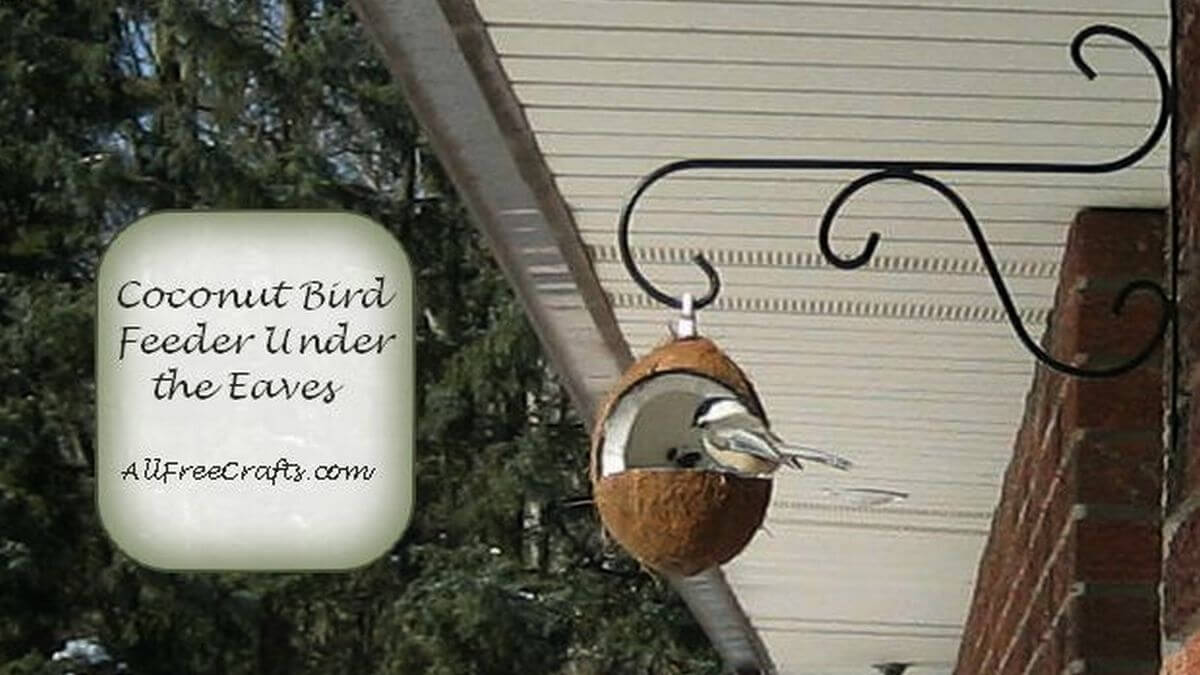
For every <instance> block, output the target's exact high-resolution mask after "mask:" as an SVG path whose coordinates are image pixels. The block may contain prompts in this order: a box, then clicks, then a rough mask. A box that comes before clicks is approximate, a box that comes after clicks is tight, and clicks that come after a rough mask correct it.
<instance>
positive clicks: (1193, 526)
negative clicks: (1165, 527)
mask: <svg viewBox="0 0 1200 675" xmlns="http://www.w3.org/2000/svg"><path fill="white" fill-rule="evenodd" d="M1163 598H1164V602H1165V605H1166V606H1165V611H1164V612H1163V622H1164V625H1163V628H1164V630H1165V631H1166V634H1167V635H1168V636H1170V637H1172V638H1177V637H1181V636H1183V635H1184V634H1185V630H1186V629H1187V628H1188V627H1189V624H1191V623H1193V622H1195V621H1196V619H1197V617H1198V613H1200V510H1196V511H1193V512H1192V513H1191V515H1190V516H1189V517H1187V518H1186V519H1184V521H1183V522H1182V523H1180V525H1179V527H1178V528H1177V529H1176V530H1175V533H1174V535H1173V536H1172V537H1171V541H1170V543H1169V544H1168V546H1167V558H1166V560H1165V561H1164V563H1163Z"/></svg>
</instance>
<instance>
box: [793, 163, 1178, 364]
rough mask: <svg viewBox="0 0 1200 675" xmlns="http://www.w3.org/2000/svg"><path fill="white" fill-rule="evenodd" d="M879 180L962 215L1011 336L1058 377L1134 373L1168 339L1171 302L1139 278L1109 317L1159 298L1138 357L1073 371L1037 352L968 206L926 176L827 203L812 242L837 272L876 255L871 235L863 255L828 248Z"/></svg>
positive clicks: (876, 176)
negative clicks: (842, 221) (1140, 295)
mask: <svg viewBox="0 0 1200 675" xmlns="http://www.w3.org/2000/svg"><path fill="white" fill-rule="evenodd" d="M884 180H904V181H909V182H912V183H918V184H920V185H924V186H926V187H929V188H931V189H932V190H934V191H935V192H937V193H938V194H940V195H942V196H943V197H945V198H946V200H947V201H949V202H950V203H951V204H952V205H953V206H954V208H956V209H958V213H959V215H961V216H962V219H963V223H964V224H965V225H966V226H967V230H969V231H970V233H971V238H972V239H974V240H975V247H976V248H977V249H979V257H980V258H981V259H982V260H983V265H984V267H985V268H986V269H987V274H988V277H989V278H991V281H992V286H993V287H994V288H995V290H996V295H997V296H999V297H1000V304H1002V305H1003V306H1004V314H1005V315H1006V316H1007V317H1008V322H1009V324H1011V325H1012V329H1013V332H1015V333H1016V334H1017V338H1018V339H1019V340H1020V341H1021V343H1022V344H1023V345H1025V348H1026V349H1028V350H1029V351H1030V352H1031V353H1032V354H1033V355H1034V356H1036V357H1037V358H1038V360H1039V361H1041V362H1042V363H1045V364H1046V365H1047V366H1049V367H1051V368H1053V369H1054V370H1057V371H1059V372H1061V373H1066V374H1068V375H1074V376H1076V377H1092V378H1100V377H1115V376H1117V375H1121V374H1124V373H1127V372H1129V371H1131V370H1133V369H1134V368H1137V367H1138V366H1140V365H1142V363H1144V362H1145V361H1146V359H1148V358H1150V355H1151V354H1153V353H1154V351H1155V350H1156V349H1157V348H1158V346H1159V344H1160V343H1162V341H1163V339H1164V338H1165V337H1166V335H1167V328H1168V327H1169V326H1170V323H1171V319H1172V314H1173V311H1172V310H1173V307H1172V303H1171V300H1170V298H1169V297H1168V296H1167V293H1166V291H1164V290H1163V288H1162V287H1161V286H1159V285H1158V284H1156V283H1154V282H1152V281H1149V280H1145V279H1141V280H1138V281H1134V282H1132V283H1129V284H1127V285H1125V286H1124V287H1122V288H1121V292H1120V293H1118V294H1117V297H1116V300H1115V301H1114V302H1113V308H1112V312H1113V314H1114V315H1118V316H1119V315H1120V314H1121V311H1122V310H1123V309H1124V308H1125V302H1126V301H1127V300H1128V299H1129V296H1130V295H1132V294H1133V293H1136V292H1138V291H1144V292H1148V293H1151V294H1152V295H1154V296H1155V297H1156V298H1158V302H1159V306H1160V307H1161V310H1162V314H1161V316H1160V317H1159V320H1158V326H1157V327H1156V328H1155V332H1154V336H1153V337H1152V338H1151V339H1150V342H1149V343H1148V344H1146V346H1144V347H1142V349H1140V350H1139V351H1138V352H1137V354H1135V355H1134V356H1133V357H1132V358H1130V359H1128V360H1126V361H1123V362H1121V363H1118V364H1116V365H1114V366H1110V367H1107V368H1097V369H1086V368H1080V367H1078V366H1073V365H1071V364H1069V363H1063V362H1062V361H1059V360H1057V359H1055V358H1054V357H1053V356H1051V355H1050V354H1049V353H1047V352H1046V351H1044V350H1042V348H1041V346H1040V345H1038V343H1037V341H1035V340H1034V339H1033V337H1032V336H1030V335H1029V331H1027V330H1026V329H1025V324H1024V323H1022V322H1021V316H1020V312H1019V311H1018V310H1017V306H1016V304H1015V303H1013V300H1012V296H1011V295H1010V294H1009V292H1008V287H1007V286H1006V285H1005V283H1004V277H1003V276H1001V274H1000V268H999V266H998V265H996V259H995V258H994V257H992V251H991V249H990V248H989V247H988V243H987V238H986V237H984V235H983V230H982V229H981V228H980V227H979V222H978V221H977V220H976V219H975V214H973V213H972V212H971V209H970V207H968V206H967V204H966V202H964V201H963V199H962V197H960V196H959V195H958V193H957V192H955V191H954V190H953V189H952V188H951V187H950V186H948V185H946V184H945V183H943V182H942V181H940V180H938V179H936V178H933V177H932V176H927V175H925V174H921V173H916V172H914V171H907V170H899V169H887V170H884V171H877V172H875V173H870V174H867V175H865V176H862V177H861V178H859V179H857V180H855V181H854V182H852V183H850V184H849V185H847V186H846V187H844V188H842V190H841V191H840V192H838V194H837V196H835V197H834V198H833V201H832V202H830V204H829V207H828V208H827V209H826V211H825V214H824V215H823V216H822V217H821V229H820V231H819V232H818V235H817V243H818V245H819V246H820V248H821V254H822V255H824V256H825V259H826V260H828V261H829V262H830V263H831V264H833V265H834V266H836V267H840V268H842V269H854V268H857V267H862V266H863V265H866V264H867V263H868V262H870V260H871V256H872V255H874V253H875V248H876V247H877V246H878V245H879V233H878V232H872V233H871V235H870V236H869V237H868V238H867V243H866V245H865V246H864V247H863V251H862V252H861V253H859V254H858V255H857V256H854V257H852V258H841V257H839V256H838V255H837V253H835V252H834V250H833V247H832V246H831V244H830V231H831V230H832V229H833V221H834V219H835V218H836V217H837V214H838V211H839V210H840V209H841V208H842V206H843V205H844V204H845V203H846V201H847V200H848V199H850V197H852V196H853V195H854V194H855V193H856V192H858V191H859V190H861V189H863V188H865V187H867V186H868V185H871V184H873V183H878V182H880V181H884Z"/></svg>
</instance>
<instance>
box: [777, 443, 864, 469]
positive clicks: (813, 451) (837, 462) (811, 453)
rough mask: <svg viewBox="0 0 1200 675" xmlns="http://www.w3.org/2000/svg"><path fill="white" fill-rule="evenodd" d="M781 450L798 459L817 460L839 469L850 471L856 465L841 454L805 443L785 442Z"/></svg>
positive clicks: (786, 454)
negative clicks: (791, 443) (793, 443)
mask: <svg viewBox="0 0 1200 675" xmlns="http://www.w3.org/2000/svg"><path fill="white" fill-rule="evenodd" d="M780 450H781V452H782V453H783V454H784V455H785V456H787V457H795V458H797V459H803V460H807V461H810V462H817V463H818V464H824V465H825V466H828V467H830V468H833V469H837V470H839V471H849V470H850V469H851V468H852V467H853V466H854V462H851V461H850V460H848V459H846V458H845V457H842V456H841V455H835V454H833V453H832V452H826V451H824V450H819V449H817V448H809V447H806V446H803V445H787V444H784V445H783V446H781V447H780Z"/></svg>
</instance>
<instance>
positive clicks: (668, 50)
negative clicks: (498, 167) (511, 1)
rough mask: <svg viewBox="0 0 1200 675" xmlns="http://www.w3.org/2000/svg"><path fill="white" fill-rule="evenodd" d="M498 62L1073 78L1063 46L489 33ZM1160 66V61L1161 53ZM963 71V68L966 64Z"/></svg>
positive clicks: (1134, 65) (1132, 70) (1107, 41)
mask: <svg viewBox="0 0 1200 675" xmlns="http://www.w3.org/2000/svg"><path fill="white" fill-rule="evenodd" d="M489 34H490V35H491V37H492V41H493V42H494V43H495V45H496V49H497V51H498V52H499V53H500V55H501V56H502V57H507V56H532V55H543V56H555V57H559V58H561V57H576V58H578V57H584V58H606V57H618V58H622V59H631V60H632V59H647V60H675V61H680V60H683V61H699V62H730V61H732V62H735V63H788V64H795V65H808V64H825V63H827V64H830V65H838V66H847V65H858V66H882V67H893V68H894V67H908V68H912V67H925V68H942V69H947V70H963V69H969V70H989V71H997V72H1042V73H1068V72H1069V73H1077V72H1078V71H1076V70H1075V66H1074V64H1073V63H1072V62H1071V59H1070V56H1069V52H1068V48H1067V45H1068V44H1069V42H1070V38H1071V37H1072V35H1073V34H1074V31H1072V32H1070V33H1068V34H1066V35H1064V36H1063V39H1062V41H1061V42H1062V44H1061V45H1059V44H1045V45H1043V44H980V43H966V42H957V43H956V42H939V41H934V40H911V39H904V38H869V37H861V38H846V37H833V36H808V35H804V36H799V35H798V36H779V35H740V34H728V35H718V34H710V33H697V34H685V33H678V32H668V31H655V30H604V29H586V28H579V29H570V30H567V29H558V28H526V27H519V28H517V27H504V26H497V27H493V28H492V29H491V30H490V31H489ZM1157 51H1158V53H1159V59H1160V60H1162V61H1163V62H1164V63H1166V62H1167V60H1168V59H1167V58H1166V50H1165V49H1159V50H1157ZM1084 56H1085V58H1086V59H1087V61H1088V63H1089V64H1091V66H1092V68H1093V69H1095V70H1096V71H1097V72H1098V73H1104V74H1107V73H1120V74H1146V76H1147V77H1148V76H1149V73H1150V72H1151V71H1150V67H1149V65H1148V64H1146V63H1145V60H1144V59H1142V57H1141V56H1140V55H1139V54H1137V53H1136V52H1134V51H1133V49H1132V48H1131V47H1125V46H1123V43H1119V42H1118V41H1116V40H1115V39H1112V38H1106V37H1100V38H1095V41H1094V43H1093V42H1089V43H1088V46H1087V47H1086V48H1085V49H1084ZM968 64H970V65H968Z"/></svg>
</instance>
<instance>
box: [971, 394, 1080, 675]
mask: <svg viewBox="0 0 1200 675" xmlns="http://www.w3.org/2000/svg"><path fill="white" fill-rule="evenodd" d="M1062 386H1063V385H1060V387H1059V389H1060V391H1059V393H1060V394H1061V388H1062ZM1061 406H1062V397H1061V395H1059V396H1056V397H1055V405H1054V409H1055V415H1054V419H1055V420H1057V418H1058V415H1057V412H1058V410H1059V409H1061ZM1055 423H1056V424H1057V421H1056V422H1055ZM1047 426H1049V425H1047ZM1049 439H1050V435H1049V434H1043V437H1042V441H1041V443H1039V445H1038V451H1039V453H1043V452H1044V451H1045V446H1046V442H1047V441H1048V440H1049ZM1074 458H1075V453H1074V452H1065V453H1063V456H1062V458H1061V459H1059V461H1058V466H1057V467H1055V470H1054V477H1053V478H1051V480H1050V485H1049V486H1047V489H1046V495H1045V496H1044V497H1043V498H1042V503H1041V504H1040V505H1039V510H1038V519H1037V522H1036V523H1035V524H1034V529H1033V536H1034V537H1035V538H1036V537H1037V535H1038V533H1040V532H1041V529H1042V526H1043V524H1044V523H1045V520H1046V514H1047V513H1048V512H1049V510H1050V508H1049V505H1050V502H1051V500H1053V499H1054V495H1055V493H1056V491H1057V490H1058V487H1059V485H1060V484H1062V483H1063V476H1064V475H1066V472H1067V469H1068V468H1069V467H1070V466H1071V464H1072V463H1073V462H1074ZM1032 499H1033V495H1032V494H1029V495H1026V496H1025V499H1024V503H1027V502H1029V501H1030V500H1032ZM1019 524H1020V522H1019V521H1018V525H1019ZM1073 524H1074V520H1073V519H1071V518H1068V519H1067V522H1066V523H1064V525H1063V529H1064V531H1065V530H1066V529H1067V528H1069V527H1072V526H1073ZM1058 534H1059V539H1058V540H1057V541H1055V543H1054V548H1053V549H1051V552H1050V555H1049V556H1048V557H1047V560H1046V563H1045V564H1044V565H1043V566H1042V574H1043V575H1044V574H1045V572H1046V570H1047V569H1050V568H1051V567H1053V563H1054V561H1055V560H1056V559H1057V556H1058V553H1059V552H1060V550H1061V547H1062V546H1063V544H1064V542H1065V538H1064V537H1063V536H1062V535H1063V532H1059V533H1058ZM1034 562H1035V561H1033V560H1029V561H1027V563H1026V564H1025V565H1022V566H1021V570H1020V572H1019V574H1018V576H1017V577H1016V578H1015V579H1014V580H1013V582H1012V584H1011V586H1010V588H1015V587H1016V586H1018V585H1019V584H1020V582H1021V581H1022V580H1023V579H1024V578H1025V573H1026V569H1027V568H1030V567H1032V566H1033V564H1034ZM1039 586H1040V580H1039ZM1037 590H1038V587H1035V588H1034V591H1033V595H1034V596H1035V597H1036V596H1037ZM1013 595H1014V594H1013V593H1009V594H1008V596H1007V597H1006V598H1005V600H1004V605H1003V606H1002V607H1001V609H1000V615H999V616H998V617H997V618H996V624H997V625H999V626H1003V625H1004V619H1005V618H1006V617H1007V616H1008V612H1009V609H1010V607H1011V606H1012V603H1013ZM1017 632H1018V634H1019V630H1018V631H1017ZM982 639H983V634H982V633H981V634H980V636H979V637H978V638H977V641H981V640H982ZM994 651H995V649H994V647H992V648H989V649H988V650H987V651H986V652H985V653H984V658H983V660H982V661H981V662H980V664H979V665H980V670H984V668H983V666H986V665H988V663H989V662H990V661H991V659H992V655H993V653H994ZM1008 651H1009V650H1005V653H1007V652H1008ZM1002 658H1003V657H1002ZM1001 665H1003V664H1001Z"/></svg>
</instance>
